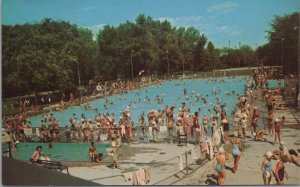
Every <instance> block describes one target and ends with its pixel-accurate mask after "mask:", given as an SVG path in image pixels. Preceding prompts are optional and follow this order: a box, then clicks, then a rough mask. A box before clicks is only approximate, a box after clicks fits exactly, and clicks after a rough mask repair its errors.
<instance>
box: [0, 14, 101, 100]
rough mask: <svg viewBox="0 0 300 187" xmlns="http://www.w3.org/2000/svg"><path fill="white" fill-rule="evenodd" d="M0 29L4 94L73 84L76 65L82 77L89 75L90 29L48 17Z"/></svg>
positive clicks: (92, 52)
mask: <svg viewBox="0 0 300 187" xmlns="http://www.w3.org/2000/svg"><path fill="white" fill-rule="evenodd" d="M2 29H3V31H2V33H3V37H2V38H3V39H2V46H3V47H2V48H3V51H2V53H3V59H2V69H3V71H2V73H3V95H4V96H14V95H21V94H25V93H34V92H37V91H46V90H57V89H58V90H65V89H70V88H72V87H76V85H77V83H78V74H77V65H78V66H79V68H80V69H81V71H80V73H81V75H80V76H81V77H82V79H84V80H86V79H90V78H92V77H93V74H94V71H93V66H94V61H95V60H96V59H95V54H96V50H95V46H96V45H95V44H94V43H93V40H92V38H93V35H92V33H91V31H89V30H87V29H81V28H77V26H76V25H71V24H69V23H67V22H64V21H59V22H57V21H52V20H51V19H45V20H44V21H42V22H41V23H37V24H25V25H21V26H20V25H16V26H3V27H2ZM77 63H78V64H77Z"/></svg>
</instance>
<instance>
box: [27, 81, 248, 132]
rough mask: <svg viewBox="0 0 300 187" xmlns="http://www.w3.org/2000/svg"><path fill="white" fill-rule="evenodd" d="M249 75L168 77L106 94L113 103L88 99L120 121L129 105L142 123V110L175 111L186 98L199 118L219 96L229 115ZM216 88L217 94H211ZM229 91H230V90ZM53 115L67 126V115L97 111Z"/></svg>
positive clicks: (34, 124) (37, 120) (77, 109)
mask: <svg viewBox="0 0 300 187" xmlns="http://www.w3.org/2000/svg"><path fill="white" fill-rule="evenodd" d="M246 78H249V77H237V78H234V79H232V78H225V77H224V78H218V81H208V80H206V79H193V80H172V81H166V82H164V83H162V84H161V85H159V86H157V85H152V86H149V87H147V88H142V89H139V90H134V91H131V92H129V93H126V94H117V95H113V96H110V97H107V100H108V102H109V103H111V104H106V102H107V101H106V99H105V98H104V99H100V100H96V101H92V102H89V104H90V105H92V106H93V107H96V108H97V109H98V111H99V113H101V114H103V113H107V112H108V113H110V114H111V113H114V114H115V120H116V121H118V119H119V116H120V114H121V112H123V111H124V109H125V108H127V107H129V109H130V110H131V116H132V121H134V123H135V125H137V126H139V125H140V124H139V122H138V121H139V117H140V115H141V113H142V112H144V113H145V114H147V113H148V112H149V111H151V110H158V109H161V110H163V109H164V108H165V106H166V105H169V106H170V105H173V104H174V105H175V106H176V108H175V114H177V112H178V109H179V108H180V107H181V103H182V102H185V103H186V104H187V107H188V108H190V109H191V112H192V113H194V112H195V111H197V110H198V108H201V112H200V120H202V117H203V115H204V114H209V113H208V109H211V110H212V108H213V106H214V104H215V103H216V98H217V97H219V98H220V99H221V103H223V102H226V104H227V107H226V112H227V114H228V116H229V115H230V113H231V110H232V109H233V108H234V107H235V105H236V100H237V97H236V96H235V95H234V94H232V91H235V93H236V94H239V95H241V94H243V92H244V86H245V84H247V81H246ZM184 89H186V91H187V95H186V96H185V95H184ZM214 91H217V92H219V91H220V93H218V95H214V94H212V92H214ZM228 93H229V94H228ZM197 94H199V95H200V97H201V95H203V96H205V97H206V100H207V104H204V103H203V102H202V100H201V99H200V100H199V101H198V102H196V101H195V100H194V97H195V96H196V95H197ZM157 96H158V97H159V98H161V99H163V102H162V103H158V102H156V100H155V98H156V97H157ZM146 97H148V98H149V99H150V103H148V102H144V99H145V98H146ZM104 104H106V105H107V109H105V108H104ZM52 113H53V116H54V117H55V118H56V119H57V120H58V123H59V126H60V127H64V126H65V125H69V122H68V119H69V118H71V117H72V116H73V113H75V114H76V115H77V116H78V117H79V118H80V115H81V114H82V113H84V114H85V116H86V118H87V119H89V118H91V119H94V117H95V115H96V112H95V111H93V110H85V109H84V108H83V107H81V106H73V107H70V108H68V109H66V110H64V111H61V112H58V111H53V112H52ZM41 119H43V117H42V116H35V117H32V118H31V120H30V121H31V126H32V127H38V126H39V123H40V120H41Z"/></svg>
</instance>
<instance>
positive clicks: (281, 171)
mask: <svg viewBox="0 0 300 187" xmlns="http://www.w3.org/2000/svg"><path fill="white" fill-rule="evenodd" d="M288 160H289V157H288V156H287V155H283V156H282V157H281V159H280V161H279V162H278V163H277V165H276V168H275V171H274V175H275V179H276V181H277V184H280V185H283V184H284V181H283V179H284V176H285V177H286V179H288V174H287V171H286V169H285V167H284V164H285V163H286V162H288Z"/></svg>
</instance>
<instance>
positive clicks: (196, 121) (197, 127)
mask: <svg viewBox="0 0 300 187" xmlns="http://www.w3.org/2000/svg"><path fill="white" fill-rule="evenodd" d="M193 124H194V129H195V132H196V144H200V136H201V135H200V134H201V129H200V125H199V113H198V112H195V115H194V118H193Z"/></svg>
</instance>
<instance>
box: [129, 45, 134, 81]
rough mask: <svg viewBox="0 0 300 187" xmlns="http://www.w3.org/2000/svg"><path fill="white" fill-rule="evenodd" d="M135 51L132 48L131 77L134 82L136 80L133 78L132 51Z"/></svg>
mask: <svg viewBox="0 0 300 187" xmlns="http://www.w3.org/2000/svg"><path fill="white" fill-rule="evenodd" d="M133 52H134V50H133V49H132V50H131V55H130V56H131V60H130V61H131V78H132V83H133V82H134V80H133V65H132V53H133Z"/></svg>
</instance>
